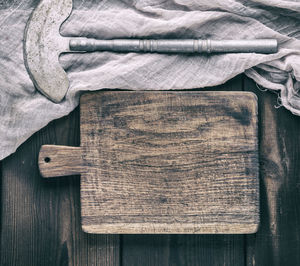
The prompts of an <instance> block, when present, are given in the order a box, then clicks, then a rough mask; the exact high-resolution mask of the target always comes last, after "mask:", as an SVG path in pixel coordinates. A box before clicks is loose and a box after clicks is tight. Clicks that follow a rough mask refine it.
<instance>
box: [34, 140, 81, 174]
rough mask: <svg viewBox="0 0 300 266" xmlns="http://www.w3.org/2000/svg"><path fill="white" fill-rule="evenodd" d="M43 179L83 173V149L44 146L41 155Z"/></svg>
mask: <svg viewBox="0 0 300 266" xmlns="http://www.w3.org/2000/svg"><path fill="white" fill-rule="evenodd" d="M39 169H40V173H41V175H42V176H43V177H45V178H48V177H57V176H68V175H78V174H81V173H82V171H83V160H82V149H81V147H70V146H57V145H43V146H42V147H41V149H40V153H39Z"/></svg>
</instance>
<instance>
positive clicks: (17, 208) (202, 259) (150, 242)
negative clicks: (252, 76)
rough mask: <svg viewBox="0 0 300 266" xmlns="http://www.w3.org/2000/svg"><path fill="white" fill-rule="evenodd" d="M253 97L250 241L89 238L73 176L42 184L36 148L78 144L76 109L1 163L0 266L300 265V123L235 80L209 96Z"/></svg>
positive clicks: (241, 238)
mask: <svg viewBox="0 0 300 266" xmlns="http://www.w3.org/2000/svg"><path fill="white" fill-rule="evenodd" d="M225 88H226V89H229V90H242V89H245V90H250V91H254V92H255V93H256V94H257V95H258V99H259V117H260V122H259V128H260V130H259V132H260V133H259V136H260V167H261V173H260V181H261V182H260V191H261V196H260V198H261V223H260V227H259V230H258V233H257V234H254V235H114V236H108V235H88V234H84V233H82V231H81V230H80V223H79V221H80V201H79V177H78V176H73V177H67V178H54V179H49V180H45V179H42V178H41V176H40V175H39V172H38V169H37V158H38V152H39V149H40V146H41V145H42V144H46V143H48V144H58V145H73V146H76V145H79V111H78V109H77V110H76V111H75V112H73V113H72V114H71V115H70V116H68V117H66V118H63V119H61V120H58V121H55V122H52V123H51V124H50V125H48V126H47V127H46V128H45V129H43V130H41V131H40V132H38V133H37V134H35V135H34V136H33V137H32V138H30V140H28V141H27V142H26V143H25V144H23V145H22V146H21V147H20V148H19V149H18V151H17V152H16V153H15V154H14V155H12V156H10V157H9V158H7V159H5V160H4V161H3V162H2V179H1V251H0V254H1V261H0V265H11V266H12V265H22V266H23V265H37V266H39V265H129V266H131V265H149V266H150V265H247V266H248V265H262V266H264V265H275V266H276V265H300V253H299V250H300V237H299V236H300V226H299V224H300V208H299V206H300V180H299V171H300V164H299V158H300V149H299V143H300V139H299V138H300V136H299V132H300V118H299V117H296V116H293V115H292V114H291V113H290V112H289V111H287V110H285V109H284V108H280V109H275V108H274V105H276V104H277V103H276V97H277V96H276V95H275V94H273V93H268V92H261V91H259V90H258V88H257V87H256V85H255V84H254V83H253V82H252V81H249V80H248V79H247V78H244V77H243V76H239V77H238V78H235V79H233V80H231V81H229V82H228V83H227V84H226V85H223V86H219V87H216V88H213V89H209V90H224V89H225Z"/></svg>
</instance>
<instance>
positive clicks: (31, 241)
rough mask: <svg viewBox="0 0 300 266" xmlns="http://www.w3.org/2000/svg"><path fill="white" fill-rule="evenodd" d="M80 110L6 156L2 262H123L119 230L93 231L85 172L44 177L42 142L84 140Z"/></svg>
mask: <svg viewBox="0 0 300 266" xmlns="http://www.w3.org/2000/svg"><path fill="white" fill-rule="evenodd" d="M78 111H79V110H76V111H75V112H73V113H72V115H70V116H69V117H68V118H63V119H61V120H59V121H55V122H52V123H51V124H50V125H49V126H47V127H46V128H45V129H43V130H41V131H40V132H38V133H36V134H35V135H34V136H33V137H31V138H30V140H28V141H27V142H26V143H25V144H23V145H22V146H21V147H20V148H19V149H18V151H17V152H16V153H15V154H13V155H12V156H10V157H9V158H7V159H6V160H4V161H3V170H2V187H1V252H0V253H1V262H0V265H22V266H27V265H28V266H29V265H30V266H43V265H111V266H114V265H118V264H119V257H120V251H119V250H120V249H119V236H118V235H87V234H85V233H83V232H82V230H81V223H80V189H79V186H80V179H79V176H73V177H72V178H65V179H61V178H59V179H52V180H45V179H43V178H42V177H41V176H40V174H39V170H38V152H39V149H40V147H41V145H42V144H46V143H47V144H60V145H73V146H74V145H79V119H78V118H79V112H78Z"/></svg>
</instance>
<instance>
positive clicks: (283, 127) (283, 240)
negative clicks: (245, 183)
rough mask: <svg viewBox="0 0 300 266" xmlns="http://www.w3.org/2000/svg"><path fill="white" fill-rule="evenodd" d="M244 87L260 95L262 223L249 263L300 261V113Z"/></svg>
mask: <svg viewBox="0 0 300 266" xmlns="http://www.w3.org/2000/svg"><path fill="white" fill-rule="evenodd" d="M245 88H246V89H247V90H249V91H253V92H255V93H256V94H257V95H258V98H259V114H260V115H259V118H260V121H261V122H260V133H259V138H260V169H261V170H260V179H261V182H260V184H261V188H260V190H261V213H262V216H261V225H260V229H259V231H258V233H257V234H256V235H255V236H254V235H253V236H246V247H247V249H246V255H247V265H274V266H277V265H278V266H279V265H300V252H299V250H300V226H299V225H300V164H299V158H300V148H299V147H300V146H299V145H300V136H299V132H300V117H297V116H294V115H292V114H291V113H290V112H289V111H287V110H286V109H285V108H283V107H282V108H279V109H276V108H274V106H276V105H277V95H276V94H274V93H270V92H261V91H259V90H258V89H257V86H256V84H255V83H254V82H253V81H251V80H250V79H248V78H246V79H245Z"/></svg>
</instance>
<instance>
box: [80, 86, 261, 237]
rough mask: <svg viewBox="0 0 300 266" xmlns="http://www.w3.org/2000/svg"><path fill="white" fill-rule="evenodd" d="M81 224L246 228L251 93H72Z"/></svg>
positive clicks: (254, 189) (159, 229)
mask: <svg viewBox="0 0 300 266" xmlns="http://www.w3.org/2000/svg"><path fill="white" fill-rule="evenodd" d="M81 146H82V151H83V160H84V164H85V166H86V171H85V172H83V173H82V177H81V207H82V225H83V230H84V231H86V232H89V233H253V232H255V231H256V230H257V226H258V223H259V211H258V157H257V155H258V154H257V110H256V99H255V97H254V96H253V95H252V94H249V93H230V92H209V93H206V92H97V93H90V94H87V95H85V96H83V97H82V98H81Z"/></svg>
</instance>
